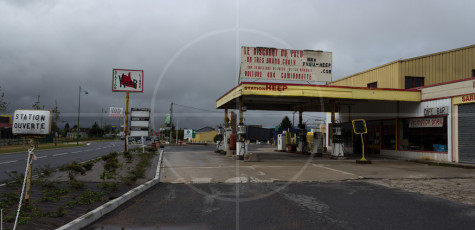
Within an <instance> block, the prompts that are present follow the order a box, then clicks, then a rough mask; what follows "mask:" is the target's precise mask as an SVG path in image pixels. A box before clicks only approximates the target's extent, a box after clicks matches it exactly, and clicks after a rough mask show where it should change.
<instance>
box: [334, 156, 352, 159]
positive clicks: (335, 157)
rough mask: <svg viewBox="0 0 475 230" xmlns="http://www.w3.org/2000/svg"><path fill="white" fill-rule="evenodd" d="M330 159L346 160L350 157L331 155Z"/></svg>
mask: <svg viewBox="0 0 475 230" xmlns="http://www.w3.org/2000/svg"><path fill="white" fill-rule="evenodd" d="M330 159H332V160H346V159H348V158H347V157H337V156H330Z"/></svg>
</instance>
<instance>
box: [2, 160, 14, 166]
mask: <svg viewBox="0 0 475 230" xmlns="http://www.w3.org/2000/svg"><path fill="white" fill-rule="evenodd" d="M17 161H18V160H15V161H5V162H2V163H0V165H1V164H8V163H13V162H17Z"/></svg>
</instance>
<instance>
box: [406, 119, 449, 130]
mask: <svg viewBox="0 0 475 230" xmlns="http://www.w3.org/2000/svg"><path fill="white" fill-rule="evenodd" d="M443 126H444V118H443V117H434V118H418V119H411V120H409V128H434V127H443Z"/></svg>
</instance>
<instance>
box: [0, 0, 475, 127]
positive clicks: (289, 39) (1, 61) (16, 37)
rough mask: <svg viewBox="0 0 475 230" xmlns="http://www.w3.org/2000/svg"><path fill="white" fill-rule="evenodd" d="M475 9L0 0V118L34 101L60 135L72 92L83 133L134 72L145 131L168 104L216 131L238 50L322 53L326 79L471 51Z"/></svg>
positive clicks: (417, 1)
mask: <svg viewBox="0 0 475 230" xmlns="http://www.w3.org/2000/svg"><path fill="white" fill-rule="evenodd" d="M474 9H475V1H473V0H454V1H447V0H443V1H442V0H441V1H439V0H394V1H391V0H371V1H356V0H348V1H344V0H339V1H335V0H325V1H318V0H308V1H298V0H297V1H288V0H286V1H277V0H274V1H256V0H252V1H251V0H239V1H236V0H233V1H225V0H214V1H212V0H206V1H198V0H190V1H182V0H173V1H172V0H166V1H159V0H148V1H145V0H134V1H121V0H81V1H77V0H57V1H54V0H48V1H45V0H0V15H1V16H0V31H1V32H0V86H1V87H2V91H3V92H5V99H6V101H7V102H8V103H9V105H8V113H13V111H14V110H15V109H18V108H24V109H29V108H31V106H32V104H33V103H34V102H35V101H36V98H37V96H38V95H40V96H41V100H40V101H41V104H42V105H45V108H47V109H52V108H53V106H54V101H55V100H56V101H57V103H58V106H59V109H60V111H61V112H62V117H63V119H64V120H65V122H69V123H70V125H71V126H72V125H74V124H76V123H77V109H78V87H79V86H82V88H83V89H85V90H87V91H88V93H89V94H87V95H84V94H82V95H81V124H84V126H89V127H90V125H92V123H93V122H94V121H97V122H100V120H101V110H102V109H104V110H108V108H109V107H111V106H115V107H125V93H119V92H112V89H111V88H112V87H111V84H112V69H113V68H124V69H140V70H144V93H133V94H131V96H130V105H131V107H138V108H142V107H146V108H152V107H153V108H154V117H155V126H159V125H162V123H163V120H164V116H165V114H166V113H168V112H169V109H170V103H171V102H173V103H177V104H179V105H185V106H191V107H195V108H200V109H203V110H193V109H189V108H185V107H182V106H175V107H174V115H175V117H177V119H178V121H179V127H187V128H195V129H196V128H201V127H203V126H215V125H217V124H219V123H222V122H223V114H224V112H223V111H222V110H216V109H215V106H216V99H217V98H219V97H220V96H222V95H223V94H224V93H226V92H227V91H228V90H230V89H231V88H233V87H234V86H235V85H236V83H237V74H238V71H239V66H238V63H239V61H240V60H239V55H237V54H236V52H237V51H239V47H240V46H251V47H255V46H259V47H275V48H286V49H308V50H324V51H329V52H333V80H336V79H339V78H342V77H345V76H348V75H351V74H354V73H357V72H360V71H363V70H366V69H369V68H372V67H375V66H378V65H382V64H385V63H388V62H391V61H394V60H398V59H401V58H402V59H404V58H410V57H415V56H421V55H425V54H430V53H434V52H439V51H444V50H448V49H453V48H458V47H462V46H468V45H472V44H475V30H474V29H473V22H474V21H475V14H474V13H473V10H474ZM154 92H155V93H154ZM154 95H155V96H154ZM284 115H289V116H290V117H291V116H292V113H289V112H286V113H285V112H282V113H279V112H271V113H263V112H246V113H245V117H246V123H248V124H262V125H264V126H275V125H277V124H279V123H280V121H281V120H282V118H283V116H284ZM310 115H311V116H312V117H310V116H305V117H304V119H305V120H308V119H314V117H315V116H318V114H310ZM106 116H107V114H104V117H106ZM175 119H176V118H175ZM291 119H292V118H291ZM105 122H107V123H109V124H110V123H114V124H118V121H117V120H113V119H106V121H105ZM63 125H64V123H63V124H62V125H61V127H62V126H63ZM81 127H83V125H81Z"/></svg>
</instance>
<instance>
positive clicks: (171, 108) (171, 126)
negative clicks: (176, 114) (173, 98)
mask: <svg viewBox="0 0 475 230" xmlns="http://www.w3.org/2000/svg"><path fill="white" fill-rule="evenodd" d="M172 134H173V102H172V103H171V104H170V135H168V137H169V139H170V140H169V141H168V143H170V144H171V143H172Z"/></svg>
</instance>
